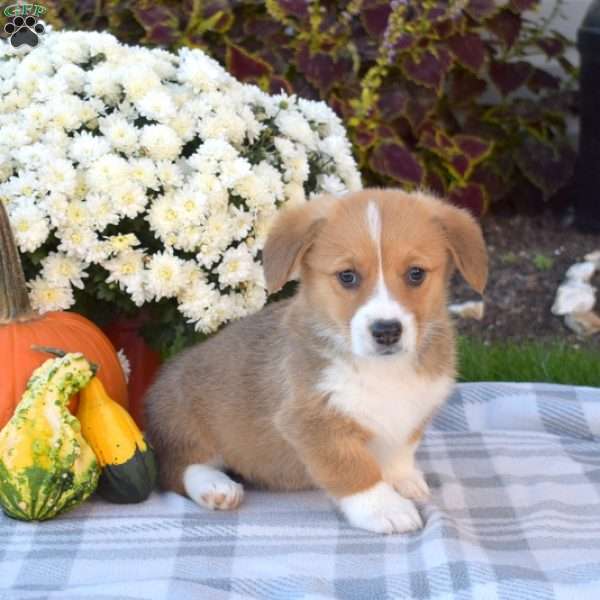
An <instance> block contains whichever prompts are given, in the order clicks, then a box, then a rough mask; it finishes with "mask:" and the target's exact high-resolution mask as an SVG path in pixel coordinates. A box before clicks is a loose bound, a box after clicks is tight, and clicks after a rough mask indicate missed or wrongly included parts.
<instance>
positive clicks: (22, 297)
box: [0, 200, 39, 325]
mask: <svg viewBox="0 0 600 600" xmlns="http://www.w3.org/2000/svg"><path fill="white" fill-rule="evenodd" d="M38 316H39V315H38V314H37V313H36V312H35V311H34V310H33V309H32V308H31V303H30V302H29V294H28V293H27V286H26V285H25V275H24V273H23V267H22V266H21V260H20V258H19V252H18V250H17V245H16V243H15V239H14V237H13V234H12V231H11V229H10V223H9V221H8V215H7V214H6V209H5V208H4V204H3V202H2V200H0V325H7V324H8V323H13V322H15V321H29V320H31V319H35V318H37V317H38Z"/></svg>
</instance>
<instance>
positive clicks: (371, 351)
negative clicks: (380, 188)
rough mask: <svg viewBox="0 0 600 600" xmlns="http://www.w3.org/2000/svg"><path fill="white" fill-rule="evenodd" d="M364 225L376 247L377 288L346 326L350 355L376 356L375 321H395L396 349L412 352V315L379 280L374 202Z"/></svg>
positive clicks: (414, 335) (377, 215)
mask: <svg viewBox="0 0 600 600" xmlns="http://www.w3.org/2000/svg"><path fill="white" fill-rule="evenodd" d="M366 218H367V224H368V226H369V232H370V234H371V237H372V238H373V241H374V242H375V245H376V247H377V262H378V266H377V285H376V286H375V290H374V292H373V295H372V296H371V297H370V298H369V299H368V300H367V301H366V302H365V304H363V305H362V306H361V307H360V308H359V309H358V310H357V311H356V313H355V314H354V316H353V317H352V320H351V322H350V332H351V338H352V351H353V352H354V354H356V355H357V356H373V355H376V354H377V353H378V348H377V343H376V342H375V340H374V339H373V335H372V334H371V331H370V326H371V325H372V323H373V322H374V321H378V320H382V319H383V320H398V321H400V324H401V325H402V336H401V338H400V342H399V347H398V349H401V350H403V351H405V352H414V351H415V349H416V345H417V328H416V324H415V318H414V315H413V314H412V313H411V312H410V311H408V310H406V308H404V307H403V306H402V305H401V304H400V303H399V302H397V301H396V300H395V299H394V298H393V296H392V295H391V294H390V292H389V290H388V288H387V286H386V284H385V280H384V277H383V260H382V246H381V215H380V213H379V208H378V206H377V204H375V202H374V201H371V202H369V204H368V205H367V215H366Z"/></svg>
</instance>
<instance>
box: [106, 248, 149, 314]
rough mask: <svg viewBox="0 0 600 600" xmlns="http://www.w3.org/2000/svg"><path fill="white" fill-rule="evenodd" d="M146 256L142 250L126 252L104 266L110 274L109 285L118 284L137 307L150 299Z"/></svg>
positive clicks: (120, 253)
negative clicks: (145, 281)
mask: <svg viewBox="0 0 600 600" xmlns="http://www.w3.org/2000/svg"><path fill="white" fill-rule="evenodd" d="M144 261H145V255H144V253H143V252H142V251H141V250H133V249H130V250H125V251H123V252H119V254H118V255H117V256H116V257H115V258H111V259H109V260H106V261H104V262H103V264H102V266H103V267H104V268H105V269H106V270H107V271H108V272H109V276H108V277H107V278H106V282H107V283H113V282H114V283H117V284H118V285H119V287H120V288H121V289H123V290H125V291H127V293H128V294H129V295H130V296H131V299H132V300H133V302H134V303H135V304H136V305H137V306H141V305H142V304H144V302H146V300H147V299H148V297H147V294H146V291H145V285H144Z"/></svg>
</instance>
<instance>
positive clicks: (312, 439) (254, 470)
mask: <svg viewBox="0 0 600 600" xmlns="http://www.w3.org/2000/svg"><path fill="white" fill-rule="evenodd" d="M373 201H375V202H376V203H377V206H378V208H379V210H380V213H381V223H382V230H381V249H382V256H381V258H382V267H383V272H384V278H385V283H386V285H387V286H388V288H389V291H390V293H391V294H393V296H394V298H396V299H397V300H398V301H399V302H401V303H402V305H403V306H405V307H407V309H408V310H410V311H411V312H412V313H413V314H414V316H415V320H416V324H417V334H418V335H417V354H416V362H415V364H414V369H415V372H416V373H418V374H419V377H421V376H422V377H424V378H433V377H436V376H440V375H448V376H449V377H453V376H454V369H455V358H454V332H453V328H452V325H451V322H450V320H449V317H448V313H447V310H446V287H447V282H448V278H449V275H450V273H451V271H452V269H453V266H454V265H455V266H456V267H458V269H459V270H460V271H461V272H462V274H463V275H464V277H465V278H466V279H467V281H468V282H469V283H470V284H471V285H472V286H473V287H475V288H476V289H477V290H479V291H482V290H483V286H484V285H485V280H486V278H487V257H486V252H485V246H484V243H483V238H482V237H481V232H480V229H479V227H478V225H477V224H476V222H475V221H474V220H473V219H472V218H471V217H470V216H469V215H468V214H467V213H466V212H464V211H460V210H458V209H456V208H454V207H451V206H449V205H447V204H445V203H443V202H441V201H439V200H436V199H433V198H431V197H429V196H426V195H424V194H406V193H404V192H402V191H399V190H364V191H362V192H358V193H355V194H352V195H351V196H349V197H346V198H343V199H330V198H324V199H319V200H316V201H312V202H310V203H307V205H306V206H303V207H300V208H295V209H293V210H291V211H285V212H284V213H283V214H282V215H281V216H280V217H279V218H278V219H277V220H276V222H275V224H274V226H273V229H272V231H271V233H270V236H269V239H268V241H267V243H266V246H265V249H264V253H263V262H264V266H265V276H266V281H267V285H268V288H269V291H271V292H274V291H277V290H278V289H279V288H281V287H282V286H283V285H284V284H285V282H286V281H287V280H288V279H289V278H291V277H295V276H296V275H299V277H300V280H301V285H300V288H299V291H298V293H297V294H296V296H295V297H294V298H292V299H290V300H285V301H281V302H278V303H276V304H272V305H269V306H267V307H266V308H265V309H263V310H262V311H260V312H259V313H257V314H255V315H252V316H250V317H247V318H245V319H241V320H239V321H237V322H234V323H232V324H230V325H228V326H227V327H225V328H224V329H223V330H222V331H221V332H220V333H219V334H217V335H216V336H214V337H212V338H210V339H209V340H207V341H206V342H203V343H202V344H200V345H198V346H195V347H192V348H190V349H188V350H186V351H184V352H182V353H181V354H180V355H179V356H177V357H176V358H174V359H173V360H171V361H170V362H168V363H167V364H166V365H164V367H163V368H162V369H161V371H160V374H159V376H158V378H157V380H156V382H155V383H154V385H153V386H152V387H151V389H150V391H149V392H148V394H147V397H146V400H145V406H146V417H147V431H148V435H149V437H150V440H151V442H152V443H153V444H154V447H155V449H156V451H157V454H158V457H159V461H160V483H161V485H162V486H163V487H164V488H167V489H173V490H175V491H177V492H179V493H184V488H183V484H182V473H183V471H184V469H185V468H186V467H187V466H188V465H190V464H193V463H208V464H211V463H214V464H215V465H220V466H224V467H225V468H229V469H231V470H233V471H235V472H237V473H239V474H240V475H241V476H243V477H244V478H245V479H247V480H249V481H252V482H255V483H257V484H258V485H262V486H266V487H269V488H273V489H287V490H294V489H303V488H309V487H314V486H319V487H322V488H324V489H325V490H326V491H327V492H328V493H329V494H331V495H332V496H334V497H338V498H340V497H344V496H347V495H349V494H354V493H356V492H360V491H361V490H366V489H368V488H371V487H372V486H373V485H374V484H376V483H377V482H379V481H381V478H382V469H381V467H380V465H379V464H378V462H377V460H376V458H375V455H374V454H373V453H372V452H371V450H370V446H369V444H370V442H371V438H372V437H373V432H371V431H369V429H368V428H366V427H365V426H363V425H361V424H359V423H358V422H356V421H354V420H353V419H352V418H349V417H347V416H345V415H343V414H342V413H340V412H339V410H336V409H335V408H334V407H332V406H331V405H330V403H329V398H328V395H327V394H326V393H323V392H321V391H319V382H320V380H321V377H322V375H323V372H324V369H325V368H327V367H328V366H329V365H331V364H332V361H334V360H335V359H336V358H337V357H343V358H344V360H347V361H352V360H353V359H352V356H351V351H350V349H349V348H348V346H347V344H345V343H344V340H347V336H348V330H349V322H350V320H351V318H352V316H353V315H354V313H355V312H356V311H357V310H358V308H359V307H360V306H362V304H363V303H364V302H365V300H366V299H367V298H368V297H369V296H370V294H371V293H372V292H373V290H374V287H375V285H376V279H377V273H378V271H377V260H378V259H377V252H378V249H377V245H376V244H375V242H374V241H373V238H372V236H370V235H369V231H368V224H367V223H366V221H365V219H364V214H365V210H366V207H367V205H368V203H369V202H373ZM415 264H418V265H419V266H423V267H424V268H426V269H427V270H428V276H427V278H426V281H425V282H424V283H423V285H422V286H421V287H419V288H411V287H409V286H408V285H407V284H406V281H405V278H404V274H405V272H406V270H407V269H408V268H410V266H411V265H415ZM347 268H355V269H357V270H359V271H360V272H361V273H362V274H363V282H362V284H361V286H360V288H359V289H357V290H347V289H344V288H342V287H341V286H340V284H339V281H338V280H337V279H336V273H337V272H338V271H341V270H344V269H347ZM424 426H425V424H423V425H421V426H420V427H417V428H416V429H413V430H412V431H413V433H412V435H409V436H408V437H407V439H406V444H409V445H410V444H416V443H417V442H418V441H419V440H420V438H421V435H422V429H423V428H424Z"/></svg>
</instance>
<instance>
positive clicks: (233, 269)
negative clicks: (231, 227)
mask: <svg viewBox="0 0 600 600" xmlns="http://www.w3.org/2000/svg"><path fill="white" fill-rule="evenodd" d="M260 270H261V267H260V266H259V265H258V264H257V263H256V262H254V257H253V256H252V254H251V253H250V251H249V250H248V247H247V246H246V244H244V243H242V244H240V245H239V246H238V247H237V248H229V250H226V251H225V253H224V254H223V260H222V261H221V264H220V265H219V266H218V267H217V269H216V273H217V274H218V276H219V284H220V285H221V288H223V287H227V286H236V285H238V284H239V283H241V282H243V281H252V280H253V279H254V278H255V277H256V276H257V271H260Z"/></svg>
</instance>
